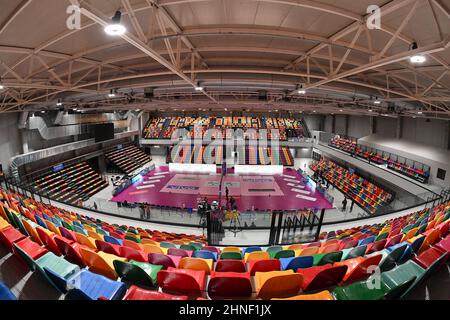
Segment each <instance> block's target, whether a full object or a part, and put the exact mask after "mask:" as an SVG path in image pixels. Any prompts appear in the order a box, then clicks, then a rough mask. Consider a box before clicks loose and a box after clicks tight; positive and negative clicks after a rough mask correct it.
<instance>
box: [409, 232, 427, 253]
mask: <svg viewBox="0 0 450 320" xmlns="http://www.w3.org/2000/svg"><path fill="white" fill-rule="evenodd" d="M424 240H425V236H421V237H418V238H417V239H416V240H414V242H413V243H411V250H412V251H413V252H414V253H417V252H418V251H419V249H420V247H421V246H422V243H423V241H424Z"/></svg>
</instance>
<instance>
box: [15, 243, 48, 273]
mask: <svg viewBox="0 0 450 320" xmlns="http://www.w3.org/2000/svg"><path fill="white" fill-rule="evenodd" d="M18 248H20V249H21V250H20V252H19V251H18V250H17V249H18ZM13 252H14V253H16V254H17V255H18V256H19V257H22V255H21V253H22V252H25V253H26V254H27V255H28V257H29V258H30V259H31V260H32V261H34V260H37V259H39V258H40V257H42V256H43V255H45V254H46V253H48V252H49V251H48V250H47V249H45V248H44V247H41V246H40V245H38V244H37V243H36V242H34V241H32V240H31V239H30V238H25V239H22V240H20V241H17V242H15V243H13ZM25 262H26V263H28V264H29V267H30V268H31V269H32V270H34V263H33V262H31V263H29V262H30V261H27V260H25Z"/></svg>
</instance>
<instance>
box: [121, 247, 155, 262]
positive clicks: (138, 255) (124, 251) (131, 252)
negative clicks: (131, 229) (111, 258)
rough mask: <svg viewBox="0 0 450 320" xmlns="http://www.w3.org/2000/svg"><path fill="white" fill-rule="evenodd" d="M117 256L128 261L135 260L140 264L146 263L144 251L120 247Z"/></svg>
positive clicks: (146, 258)
mask: <svg viewBox="0 0 450 320" xmlns="http://www.w3.org/2000/svg"><path fill="white" fill-rule="evenodd" d="M119 251H120V254H119V256H121V257H123V258H126V259H128V260H135V261H140V262H148V255H146V253H145V252H144V251H139V250H136V249H133V248H130V247H125V246H121V247H120V249H119Z"/></svg>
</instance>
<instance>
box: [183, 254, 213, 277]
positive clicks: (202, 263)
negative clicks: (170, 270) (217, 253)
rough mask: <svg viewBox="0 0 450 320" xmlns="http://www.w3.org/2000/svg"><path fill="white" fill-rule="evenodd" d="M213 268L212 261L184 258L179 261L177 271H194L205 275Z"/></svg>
mask: <svg viewBox="0 0 450 320" xmlns="http://www.w3.org/2000/svg"><path fill="white" fill-rule="evenodd" d="M212 267H213V260H212V259H201V258H190V257H185V258H182V259H181V260H180V264H179V265H178V269H189V270H196V271H206V273H207V274H210V273H211V270H212Z"/></svg>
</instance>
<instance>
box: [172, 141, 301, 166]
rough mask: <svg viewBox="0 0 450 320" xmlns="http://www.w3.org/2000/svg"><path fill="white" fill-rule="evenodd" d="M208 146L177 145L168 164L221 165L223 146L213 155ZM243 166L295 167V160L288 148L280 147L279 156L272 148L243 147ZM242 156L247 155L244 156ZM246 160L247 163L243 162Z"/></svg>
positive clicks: (241, 149) (213, 152) (215, 150)
mask: <svg viewBox="0 0 450 320" xmlns="http://www.w3.org/2000/svg"><path fill="white" fill-rule="evenodd" d="M205 149H206V146H194V145H191V146H182V145H176V146H174V147H172V148H171V149H170V152H169V154H168V156H167V162H168V163H195V164H205V163H208V164H221V163H222V162H223V160H224V159H223V157H224V154H223V150H224V147H223V146H217V147H216V149H214V150H212V153H211V154H210V153H205ZM238 149H239V150H240V151H239V154H240V157H241V158H240V159H241V162H240V164H242V165H283V166H293V165H294V158H293V156H292V154H291V151H290V150H289V148H288V147H279V148H278V154H276V153H275V151H274V148H272V147H255V146H245V147H244V146H241V147H240V148H239V147H238ZM242 154H244V155H245V157H244V156H242ZM244 158H245V161H244V160H243V159H244Z"/></svg>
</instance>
